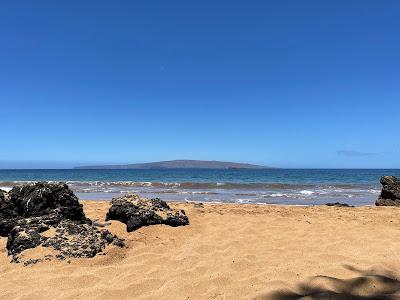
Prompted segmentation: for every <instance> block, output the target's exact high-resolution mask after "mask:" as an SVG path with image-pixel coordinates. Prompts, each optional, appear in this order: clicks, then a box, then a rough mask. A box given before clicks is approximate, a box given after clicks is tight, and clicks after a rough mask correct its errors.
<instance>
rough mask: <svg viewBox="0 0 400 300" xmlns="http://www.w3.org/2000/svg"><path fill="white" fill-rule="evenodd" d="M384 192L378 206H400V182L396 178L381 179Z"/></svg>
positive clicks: (383, 177)
mask: <svg viewBox="0 0 400 300" xmlns="http://www.w3.org/2000/svg"><path fill="white" fill-rule="evenodd" d="M381 184H382V191H381V194H380V196H379V198H378V200H376V202H375V205H376V206H400V181H399V179H397V178H396V177H395V176H382V177H381Z"/></svg>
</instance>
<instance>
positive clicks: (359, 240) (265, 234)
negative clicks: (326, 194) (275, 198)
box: [0, 201, 400, 299]
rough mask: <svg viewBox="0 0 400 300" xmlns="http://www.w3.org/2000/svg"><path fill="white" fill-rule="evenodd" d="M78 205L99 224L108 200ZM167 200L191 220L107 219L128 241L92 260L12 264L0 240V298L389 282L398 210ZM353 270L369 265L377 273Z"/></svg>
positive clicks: (373, 286)
mask: <svg viewBox="0 0 400 300" xmlns="http://www.w3.org/2000/svg"><path fill="white" fill-rule="evenodd" d="M83 204H84V207H85V213H86V214H87V216H88V217H89V218H91V219H92V220H97V221H98V222H104V217H105V214H106V212H107V210H108V207H109V202H106V201H83ZM171 206H172V207H173V208H181V209H184V210H185V211H186V213H187V215H188V216H189V219H190V225H189V226H185V227H177V228H173V227H168V226H164V225H156V226H150V227H146V228H141V229H140V230H137V231H135V232H132V233H127V232H126V229H125V225H124V224H122V223H120V222H117V221H112V222H111V225H110V226H107V227H105V228H107V229H108V230H110V231H112V232H113V233H114V234H117V235H118V236H120V237H122V238H124V239H126V245H127V247H126V248H122V249H121V248H118V247H114V246H110V247H109V248H107V249H106V251H105V252H106V253H107V254H106V255H98V256H96V257H95V258H92V259H71V260H65V261H57V260H53V261H51V262H48V261H46V262H41V263H38V264H35V265H31V266H27V267H24V266H23V265H22V264H14V263H10V257H9V256H7V252H6V249H5V246H6V238H1V239H0V298H1V299H14V298H17V299H254V298H260V299H272V295H271V294H270V293H271V292H273V291H276V290H280V289H283V288H290V289H291V290H299V284H302V283H306V284H310V285H313V286H319V287H322V288H330V289H339V290H342V291H343V290H345V289H346V288H349V286H350V287H351V288H353V287H355V288H353V289H355V291H352V292H354V293H359V294H368V293H374V292H376V290H377V289H380V288H389V287H386V286H384V285H385V284H388V283H387V282H385V281H384V280H383V281H382V280H379V279H380V277H379V276H380V275H382V274H384V273H385V272H386V270H399V268H400V255H399V253H400V242H399V237H400V218H399V215H400V209H399V208H393V207H357V208H336V207H325V206H315V207H298V206H263V205H243V204H242V205H236V204H206V205H205V206H204V208H198V207H195V206H194V205H193V204H186V203H185V204H183V203H171ZM29 251H33V252H34V251H46V250H44V249H42V248H41V247H38V248H37V249H32V250H29ZM27 255H29V253H28V254H27ZM352 268H356V269H361V270H367V269H368V270H369V269H371V268H373V269H374V270H375V271H376V272H377V274H378V275H379V276H378V275H377V276H378V277H377V276H375V275H374V276H372V275H371V274H370V273H368V274H366V273H362V272H361V273H360V272H359V271H354V270H353V269H352ZM375 271H374V272H375ZM318 275H324V276H330V277H333V280H332V279H330V278H321V277H318V278H315V277H313V276H318ZM363 276H364V277H365V278H366V279H367V280H366V281H365V280H364V282H362V284H361V285H356V283H355V281H354V278H356V277H360V278H364V277H363ZM336 278H339V279H343V280H341V281H338V280H336ZM352 280H353V281H352ZM357 284H358V283H357ZM390 284H392V285H393V284H394V285H395V284H396V283H393V282H391V283H390ZM394 288H395V287H394Z"/></svg>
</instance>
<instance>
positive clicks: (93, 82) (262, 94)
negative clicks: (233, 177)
mask: <svg viewBox="0 0 400 300" xmlns="http://www.w3.org/2000/svg"><path fill="white" fill-rule="evenodd" d="M399 15H400V2H399V1H8V2H3V3H2V4H1V9H0V37H1V39H0V43H1V45H0V103H1V110H2V112H1V124H2V133H1V142H0V168H14V167H17V168H19V167H70V166H73V165H75V164H81V163H87V162H90V163H92V162H93V163H99V162H101V163H108V162H109V163H124V162H146V161H157V160H168V159H215V160H228V161H241V162H251V163H259V164H266V165H271V166H275V167H292V168H295V167H309V168H313V167H317V168H318V167H330V168H332V167H333V168H334V167H346V168H352V167H357V168H360V167H365V168H369V167H372V168H380V167H381V168H400V141H399V129H400V118H399V112H400V56H399V53H400V31H399V28H400V18H399Z"/></svg>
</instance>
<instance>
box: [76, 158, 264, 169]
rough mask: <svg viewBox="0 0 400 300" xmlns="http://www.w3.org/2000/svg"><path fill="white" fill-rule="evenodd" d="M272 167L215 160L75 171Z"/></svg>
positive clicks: (160, 162)
mask: <svg viewBox="0 0 400 300" xmlns="http://www.w3.org/2000/svg"><path fill="white" fill-rule="evenodd" d="M269 168H270V167H266V166H259V165H252V164H246V163H235V162H226V161H214V160H168V161H158V162H150V163H142V164H126V165H103V166H80V167H75V168H74V169H269Z"/></svg>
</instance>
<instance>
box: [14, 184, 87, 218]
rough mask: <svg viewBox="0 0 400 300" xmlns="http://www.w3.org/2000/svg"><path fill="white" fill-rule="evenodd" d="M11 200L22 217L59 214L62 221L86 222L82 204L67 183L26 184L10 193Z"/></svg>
mask: <svg viewBox="0 0 400 300" xmlns="http://www.w3.org/2000/svg"><path fill="white" fill-rule="evenodd" d="M9 194H10V200H11V202H12V203H13V205H14V209H16V210H17V213H18V215H19V216H21V217H37V216H42V215H47V214H50V213H51V212H57V213H58V214H59V215H60V218H61V219H65V218H66V219H70V220H75V221H82V222H83V221H86V218H85V214H84V213H83V208H82V204H80V203H79V201H78V198H77V197H76V196H75V195H74V193H73V192H72V191H71V190H70V189H69V188H68V186H67V185H66V184H65V183H44V182H38V183H36V184H26V185H22V186H17V187H14V188H13V189H12V190H11V191H10V193H9Z"/></svg>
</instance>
